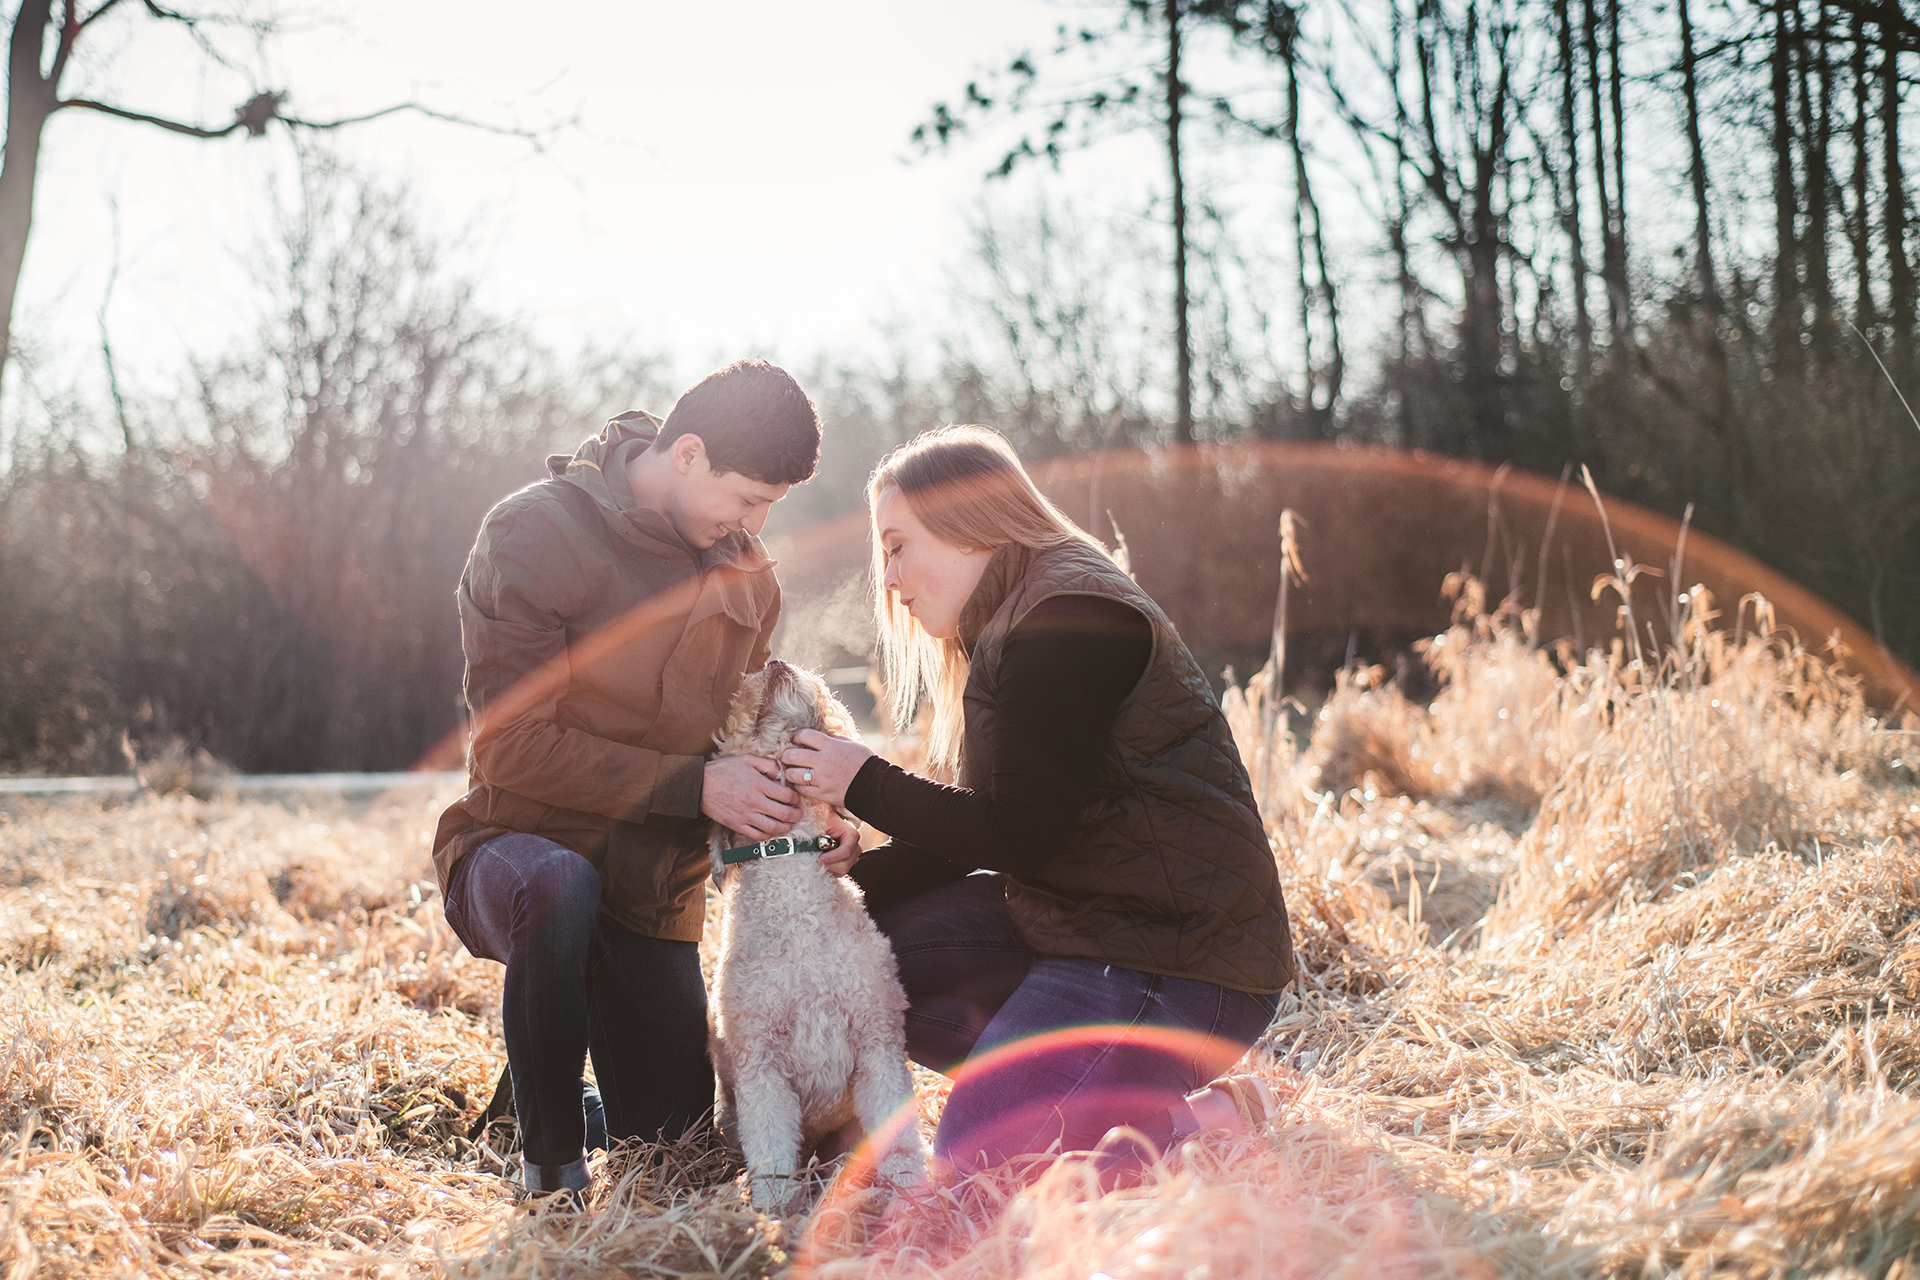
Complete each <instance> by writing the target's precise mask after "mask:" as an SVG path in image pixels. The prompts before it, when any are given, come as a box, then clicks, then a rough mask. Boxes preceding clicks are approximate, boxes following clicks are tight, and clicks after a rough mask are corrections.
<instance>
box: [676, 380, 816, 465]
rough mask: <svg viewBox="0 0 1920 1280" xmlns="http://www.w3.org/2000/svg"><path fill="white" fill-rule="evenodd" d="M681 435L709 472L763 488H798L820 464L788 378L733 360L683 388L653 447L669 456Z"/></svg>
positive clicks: (802, 396)
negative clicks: (701, 452) (693, 443)
mask: <svg viewBox="0 0 1920 1280" xmlns="http://www.w3.org/2000/svg"><path fill="white" fill-rule="evenodd" d="M684 435H695V436H699V437H700V442H701V443H702V444H704V445H705V446H706V449H707V463H708V465H709V466H711V467H712V468H713V469H714V470H715V471H737V472H739V473H740V474H741V475H743V476H746V477H747V478H748V479H750V480H758V481H759V482H760V483H762V484H799V483H800V482H801V481H803V480H810V479H812V478H813V472H814V468H815V467H817V466H819V464H820V415H819V413H818V412H816V411H815V410H814V407H813V401H811V400H809V399H807V393H806V392H804V391H802V390H801V389H800V384H799V383H797V382H795V381H794V380H793V376H792V375H791V374H789V373H788V372H787V371H786V370H785V369H780V368H776V367H775V366H773V365H770V364H768V363H767V362H766V361H765V360H736V361H734V362H733V363H732V364H730V365H728V366H727V367H726V368H724V369H718V370H715V371H714V372H712V373H710V374H708V375H707V376H706V377H704V378H702V379H700V381H698V382H696V383H694V384H693V385H692V386H691V387H688V388H687V390H686V392H685V393H684V394H682V395H681V397H680V399H679V401H678V402H677V403H675V404H674V406H673V412H672V413H669V414H668V415H667V420H666V422H665V423H663V424H662V425H661V427H660V435H659V438H658V439H656V440H655V441H654V442H653V447H654V448H656V449H660V450H666V449H671V448H672V447H673V442H674V441H676V440H678V439H679V438H680V437H681V436H684Z"/></svg>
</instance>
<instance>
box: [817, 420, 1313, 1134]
mask: <svg viewBox="0 0 1920 1280" xmlns="http://www.w3.org/2000/svg"><path fill="white" fill-rule="evenodd" d="M869 500H870V505H871V510H872V515H873V531H874V582H875V612H876V614H877V617H878V620H879V624H880V636H881V645H882V650H883V656H884V657H885V659H886V662H887V670H888V672H889V673H890V676H891V681H890V687H891V699H890V700H891V703H892V706H891V711H892V713H893V717H894V719H895V721H896V723H898V724H902V725H904V724H905V723H906V722H908V721H909V720H911V718H912V716H913V714H914V712H915V710H916V709H917V707H918V704H919V702H920V698H921V695H922V692H923V691H925V692H926V693H928V694H930V695H931V697H932V702H933V720H932V725H931V728H930V729H929V731H928V735H927V754H928V758H929V761H930V764H931V771H932V772H933V773H934V774H936V775H938V776H940V777H942V778H945V779H950V780H952V781H953V782H955V783H957V785H946V784H943V783H942V782H939V781H935V780H933V779H930V778H925V777H919V776H916V775H914V774H910V773H907V772H905V771H904V770H901V769H899V768H897V767H896V766H894V765H892V764H890V763H889V762H887V761H886V760H884V759H881V758H880V757H878V756H875V755H874V754H873V753H871V752H870V751H868V750H867V748H865V747H863V746H862V745H860V744H859V743H858V742H853V741H850V740H847V739H844V738H835V737H830V736H829V735H826V734H822V733H813V732H803V733H802V734H801V735H799V737H798V738H796V745H795V747H794V748H793V749H792V750H791V751H789V752H788V753H787V755H786V756H785V757H784V759H783V761H782V763H783V764H785V765H786V766H787V769H786V776H787V780H788V783H789V785H791V786H794V787H796V788H797V789H798V790H799V791H800V792H801V793H802V794H804V795H806V796H809V797H812V798H817V799H821V800H825V801H827V802H829V803H831V804H835V805H841V806H844V807H845V808H847V809H850V810H852V811H853V812H854V813H855V814H857V815H859V816H860V817H861V818H863V819H865V820H866V821H868V822H870V823H872V824H873V825H874V826H876V827H878V828H880V829H881V830H883V831H886V832H888V833H890V834H891V836H892V839H891V841H890V842H889V843H888V844H885V845H882V846H881V847H879V848H877V849H875V850H873V851H872V852H871V853H869V854H868V855H867V856H866V858H865V859H863V860H862V862H861V863H860V864H859V866H858V867H856V869H855V871H854V876H855V878H856V879H857V880H858V881H859V882H860V884H861V885H862V887H863V889H864V890H865V891H866V894H867V904H868V909H869V910H870V911H871V912H872V913H873V915H874V918H875V920H876V921H877V922H878V923H879V925H880V927H881V929H882V930H883V931H884V932H885V933H886V934H887V935H888V937H889V939H890V940H891V942H892V944H893V948H894V953H895V955H896V956H897V957H898V959H899V962H900V975H901V980H902V983H903V985H904V986H905V987H906V990H907V995H908V998H909V1000H910V1002H911V1007H910V1009H909V1011H908V1014H907V1046H908V1050H909V1052H910V1053H911V1054H912V1056H913V1057H914V1059H915V1060H916V1061H918V1062H920V1063H922V1064H924V1065H927V1066H930V1067H933V1068H935V1069H937V1070H940V1071H943V1072H946V1073H948V1074H952V1075H955V1077H956V1080H955V1086H954V1089H953V1093H952V1094H951V1096H950V1097H949V1099H948V1102H947V1107H946V1111H945V1114H944V1115H943V1117H942V1119H941V1122H940V1128H939V1132H938V1133H937V1134H936V1136H935V1140H934V1145H935V1151H936V1153H937V1154H939V1155H941V1156H943V1157H944V1158H946V1159H947V1160H948V1161H950V1162H953V1163H955V1164H957V1165H959V1166H962V1167H979V1166H982V1165H990V1164H998V1163H1001V1162H1003V1161H1005V1160H1007V1159H1009V1158H1011V1157H1014V1156H1017V1155H1021V1154H1024V1153H1038V1152H1044V1151H1047V1150H1049V1149H1051V1148H1056V1147H1057V1148H1058V1149H1063V1150H1085V1149H1089V1148H1093V1147H1095V1146H1097V1145H1098V1144H1100V1142H1101V1139H1102V1138H1103V1136H1104V1135H1106V1134H1107V1133H1108V1131H1109V1130H1110V1129H1112V1128H1113V1127H1114V1126H1116V1125H1128V1126H1131V1127H1132V1128H1134V1129H1135V1130H1137V1131H1138V1132H1140V1133H1141V1134H1143V1135H1144V1136H1145V1137H1146V1138H1147V1139H1148V1140H1149V1141H1151V1142H1152V1143H1153V1144H1154V1145H1155V1146H1156V1147H1158V1148H1160V1149H1162V1150H1164V1149H1166V1148H1167V1147H1168V1146H1169V1145H1170V1144H1172V1143H1174V1142H1177V1141H1178V1140H1179V1139H1181V1138H1182V1137H1184V1136H1185V1135H1186V1134H1189V1133H1192V1132H1195V1131H1197V1130H1200V1129H1203V1128H1216V1127H1225V1128H1242V1127H1246V1126H1248V1125H1250V1124H1252V1123H1254V1122H1256V1121H1257V1120H1258V1119H1260V1118H1261V1117H1262V1114H1263V1111H1264V1107H1263V1104H1262V1095H1261V1094H1260V1092H1259V1091H1258V1090H1257V1089H1256V1088H1255V1087H1254V1082H1252V1081H1251V1080H1248V1079H1246V1078H1240V1079H1238V1080H1229V1081H1217V1082H1215V1085H1214V1086H1212V1087H1210V1088H1202V1087H1201V1086H1203V1085H1204V1084H1205V1082H1206V1081H1208V1080H1209V1079H1211V1078H1212V1077H1213V1076H1215V1075H1216V1074H1217V1073H1218V1072H1220V1071H1222V1070H1224V1069H1225V1068H1226V1067H1227V1066H1229V1065H1230V1064H1231V1063H1232V1062H1233V1061H1234V1060H1235V1059H1237V1058H1239V1057H1240V1055H1241V1054H1242V1053H1244V1052H1245V1051H1246V1049H1247V1048H1248V1047H1249V1046H1250V1045H1251V1044H1253V1042H1254V1041H1255V1040H1256V1039H1258V1038H1259V1036H1260V1034H1261V1033H1262V1032H1263V1031H1264V1030H1265V1029H1266V1027H1267V1025H1268V1023H1269V1022H1270V1021H1271V1020H1272V1017H1273V1012H1274V1008H1275V1005H1276V1003H1277V1000H1278V993H1279V991H1280V989H1281V988H1282V987H1284V986H1285V985H1286V984H1287V983H1288V982H1289V981H1291V980H1292V977H1293V949H1292V945H1291V942H1290V939H1289V937H1288V931H1287V916H1286V908H1285V904H1284V902H1283V901H1282V899H1281V894H1280V884H1279V878H1278V875H1277V873H1276V870H1275V866H1274V860H1273V855H1272V851H1271V849H1270V848H1269V847H1268V844H1267V841H1266V836H1265V833H1264V830H1263V828H1262V825H1261V822H1260V818H1259V814H1258V811H1257V809H1256V807H1255V804H1254V799H1253V790H1252V787H1251V785H1250V784H1249V782H1248V780H1247V773H1246V770H1245V768H1244V767H1243V766H1242V765H1241V762H1240V758H1239V755H1238V753H1237V752H1236V751H1235V749H1234V745H1233V739H1232V738H1231V736H1230V735H1229V733H1228V731H1227V726H1226V721H1225V718H1224V717H1223V716H1222V714H1221V712H1220V708H1219V704H1218V703H1217V702H1216V701H1215V699H1214V696H1213V692H1212V688H1211V686H1210V685H1209V684H1208V682H1207V680H1206V677H1205V676H1204V675H1203V674H1202V673H1201V671H1200V669H1199V667H1198V666H1197V665H1196V664H1195V663H1194V660H1193V657H1192V655H1191V654H1189V653H1188V652H1187V649H1186V646H1185V645H1183V644H1182V643H1181V641H1180V638H1179V636H1178V635H1177V634H1176V633H1175V631H1174V629H1173V626H1172V624H1171V623H1169V622H1168V621H1167V618H1166V615H1165V614H1164V613H1162V612H1161V611H1160V608H1159V606H1157V605H1156V604H1154V602H1153V600H1152V599H1151V598H1149V597H1148V596H1147V594H1146V593H1145V592H1143V591H1142V590H1141V589H1140V588H1139V587H1138V586H1137V585H1136V584H1135V583H1134V582H1133V580H1132V579H1131V578H1130V577H1128V576H1127V574H1126V573H1124V572H1123V571H1121V569H1120V568H1119V567H1118V566H1116V565H1115V564H1114V563H1113V561H1112V560H1111V558H1109V556H1108V555H1107V553H1106V550H1105V548H1103V547H1101V546H1100V544H1099V543H1098V542H1096V541H1094V540H1093V539H1092V538H1090V537H1088V536H1087V535H1086V534H1085V533H1083V532H1081V531H1080V530H1079V529H1078V528H1076V527H1075V526H1074V525H1073V523H1072V522H1071V521H1069V520H1068V519H1067V518H1066V516H1064V515H1063V514H1061V512H1060V511H1059V509H1058V508H1056V507H1055V506H1054V505H1053V504H1052V503H1050V502H1048V501H1047V499H1046V498H1045V497H1043V496H1042V495H1041V494H1040V492H1039V490H1037V489H1036V488H1035V487H1034V485H1033V482H1032V481H1031V480H1030V479H1029V478H1028V476H1027V474H1026V471H1025V470H1024V469H1023V468H1022V467H1021V465H1020V460H1019V458H1018V457H1017V456H1016V455H1015V453H1014V452H1013V449H1012V447H1011V446H1010V445H1008V444H1007V442H1006V441H1005V440H1004V439H1003V438H1002V437H1001V436H999V435H998V434H997V433H995V432H992V431H989V430H987V429H985V428H982V427H946V428H942V429H940V430H937V431H929V432H926V433H925V434H923V435H921V436H920V437H919V438H917V439H915V440H914V441H912V442H911V443H909V444H906V445H904V446H902V447H901V448H900V449H898V450H896V451H895V452H894V453H893V454H891V455H890V456H889V457H888V458H887V459H886V460H885V461H883V462H882V463H881V464H880V466H879V468H878V469H877V470H876V471H875V472H874V474H873V478H872V481H871V483H870V485H869ZM962 1068H964V1069H962ZM1195 1090H1197V1091H1198V1092H1195V1093H1192V1094H1190V1093H1189V1091H1195Z"/></svg>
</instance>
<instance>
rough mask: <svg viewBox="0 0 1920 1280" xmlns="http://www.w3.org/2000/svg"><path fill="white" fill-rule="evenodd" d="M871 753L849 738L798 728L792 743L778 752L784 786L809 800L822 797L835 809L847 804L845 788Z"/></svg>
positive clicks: (842, 807) (821, 798) (844, 806)
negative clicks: (799, 729)
mask: <svg viewBox="0 0 1920 1280" xmlns="http://www.w3.org/2000/svg"><path fill="white" fill-rule="evenodd" d="M871 755H873V752H871V751H869V750H867V749H866V748H865V747H863V746H861V745H860V744H859V743H857V742H855V741H854V740H853V739H851V738H836V737H834V736H833V735H832V734H830V733H822V732H820V731H819V730H818V729H802V730H801V731H800V732H798V733H796V734H794V735H793V745H792V746H791V747H788V748H787V750H786V751H785V752H784V753H782V754H781V756H780V763H781V764H783V765H785V766H786V769H785V771H784V772H785V774H786V781H787V785H788V786H790V787H792V788H793V789H794V790H795V791H798V792H799V793H800V794H801V795H803V796H805V797H806V798H807V799H809V800H824V801H826V802H827V803H828V804H830V805H832V806H833V807H834V808H836V809H844V808H846V807H847V787H848V786H849V785H850V784H851V783H852V782H853V775H854V774H856V773H858V772H860V766H861V765H863V764H865V763H866V762H867V759H868V757H870V756H871Z"/></svg>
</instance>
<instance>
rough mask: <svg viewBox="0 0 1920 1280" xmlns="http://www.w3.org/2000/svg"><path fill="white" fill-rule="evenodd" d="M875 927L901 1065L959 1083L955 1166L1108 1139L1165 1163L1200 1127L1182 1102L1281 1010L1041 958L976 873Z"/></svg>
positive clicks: (1195, 983) (952, 1128)
mask: <svg viewBox="0 0 1920 1280" xmlns="http://www.w3.org/2000/svg"><path fill="white" fill-rule="evenodd" d="M874 918H875V921H876V923H878V924H879V926H880V929H881V931H882V932H883V933H885V934H886V935H887V937H888V940H889V941H891V942H892V944H893V951H894V956H895V958H896V959H897V960H898V961H899V964H900V981H901V984H902V985H903V986H904V987H905V988H906V991H907V1000H908V1005H909V1007H908V1009H907V1052H908V1054H909V1055H910V1056H912V1058H913V1060H914V1061H916V1062H919V1063H921V1064H922V1065H924V1066H928V1067H932V1068H934V1069H935V1070H938V1071H942V1072H944V1073H946V1074H948V1075H953V1076H956V1080H955V1084H954V1087H953V1092H952V1094H951V1095H950V1096H949V1097H948V1099H947V1109H946V1112H945V1114H944V1115H943V1116H942V1117H941V1120H940V1128H939V1131H938V1132H937V1133H936V1134H935V1136H934V1150H935V1152H936V1153H937V1154H939V1155H940V1156H941V1157H943V1158H944V1159H946V1160H948V1161H950V1162H953V1163H954V1164H956V1165H958V1166H960V1167H962V1168H978V1167H983V1166H989V1165H995V1164H999V1163H1002V1162H1004V1161H1006V1160H1007V1159H1009V1158H1010V1157H1013V1156H1017V1155H1021V1154H1025V1153H1040V1152H1045V1151H1047V1150H1049V1149H1050V1148H1054V1147H1056V1146H1057V1148H1058V1149H1059V1150H1063V1151H1084V1150H1090V1149H1092V1148H1094V1147H1095V1146H1097V1145H1099V1143H1100V1140H1101V1138H1102V1137H1103V1136H1105V1134H1106V1133H1107V1131H1108V1130H1109V1129H1111V1128H1113V1127H1114V1126H1116V1125H1129V1126H1131V1127H1133V1128H1134V1129H1137V1130H1138V1131H1139V1132H1140V1133H1141V1134H1142V1136H1144V1137H1145V1138H1146V1139H1147V1140H1148V1141H1149V1142H1150V1143H1152V1144H1153V1145H1154V1146H1155V1147H1156V1148H1158V1149H1159V1150H1162V1151H1164V1150H1165V1149H1166V1148H1167V1147H1168V1146H1169V1145H1171V1144H1172V1142H1173V1141H1174V1140H1175V1139H1176V1138H1177V1137H1178V1136H1180V1135H1182V1134H1186V1133H1191V1132H1193V1131H1194V1130H1195V1129H1197V1128H1198V1127H1199V1126H1198V1124H1197V1122H1196V1121H1195V1120H1194V1117H1193V1113H1192V1110H1191V1109H1190V1108H1189V1107H1188V1106H1187V1104H1186V1102H1185V1101H1184V1099H1183V1096H1182V1095H1184V1094H1187V1093H1190V1092H1192V1091H1194V1090H1196V1089H1198V1088H1200V1087H1201V1086H1202V1085H1204V1084H1206V1083H1207V1082H1208V1081H1209V1080H1212V1079H1214V1078H1215V1077H1216V1076H1218V1075H1219V1074H1220V1073H1221V1072H1222V1071H1225V1070H1226V1069H1227V1068H1228V1067H1229V1066H1231V1065H1232V1064H1233V1063H1234V1062H1235V1061H1236V1060H1238V1059H1239V1057H1240V1056H1241V1055H1242V1054H1243V1053H1245V1052H1246V1050H1247V1049H1248V1048H1249V1047H1251V1046H1252V1044H1253V1043H1254V1041H1256V1040H1258V1039H1259V1038H1260V1035H1261V1033H1262V1032H1264V1031H1265V1030H1266V1029H1267V1026H1268V1024H1269V1023H1271V1022H1272V1021H1273V1014H1274V1010H1275V1008H1276V1007H1277V1006H1278V1004H1279V999H1280V998H1279V996H1277V995H1248V994H1246V993H1244V992H1239V991H1233V990H1230V989H1228V988H1226V987H1221V986H1216V985H1215V984H1213V983H1211V982H1202V981H1199V980H1197V979H1193V978H1169V977H1164V976H1162V975H1159V974H1153V973H1142V972H1140V971H1138V970H1134V969H1122V968H1120V967H1119V966H1118V965H1106V964H1101V963H1100V962H1099V961H1096V960H1069V959H1062V958H1059V957H1054V956H1044V955H1036V954H1035V953H1034V952H1033V951H1031V950H1030V949H1029V948H1028V947H1027V945H1026V943H1025V942H1023V941H1022V940H1021V937H1020V934H1019V931H1018V930H1017V929H1016V928H1015V927H1014V924H1013V919H1012V917H1011V916H1010V915H1009V914H1008V912H1007V903H1006V880H1005V877H1003V876H999V875H981V874H975V875H970V876H968V877H966V878H965V879H963V880H959V881H955V882H954V883H952V884H948V885H943V886H941V887H939V888H937V889H932V890H929V891H928V892H926V893H922V894H919V895H918V896H916V897H912V898H908V899H906V900H904V901H902V902H898V903H895V904H893V905H892V906H890V907H885V908H882V909H881V910H880V911H878V912H877V913H876V914H875V917H874Z"/></svg>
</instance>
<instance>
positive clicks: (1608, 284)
mask: <svg viewBox="0 0 1920 1280" xmlns="http://www.w3.org/2000/svg"><path fill="white" fill-rule="evenodd" d="M1580 16H1581V19H1582V23H1581V25H1582V27H1583V31H1582V36H1583V43H1584V44H1585V45H1586V54H1587V110H1588V114H1589V115H1590V116H1591V117H1592V127H1593V185H1594V190H1595V192H1596V193H1597V194H1598V195H1599V197H1600V282H1601V284H1602V286H1603V287H1605V288H1606V290H1607V294H1608V307H1607V319H1608V326H1609V333H1610V336H1611V337H1612V340H1613V341H1614V342H1615V343H1616V344H1617V343H1619V342H1621V341H1622V339H1623V335H1622V334H1621V333H1620V331H1619V328H1618V327H1617V325H1615V323H1614V322H1615V319H1616V312H1615V311H1614V308H1613V306H1612V301H1613V299H1612V294H1613V276H1614V261H1613V258H1614V242H1613V222H1614V216H1613V198H1612V197H1611V196H1610V195H1609V194H1608V182H1607V119H1606V115H1605V113H1604V112H1603V111H1602V109H1601V106H1600V18H1599V15H1598V14H1597V13H1595V12H1594V7H1593V0H1583V4H1582V6H1581V15H1580Z"/></svg>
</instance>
